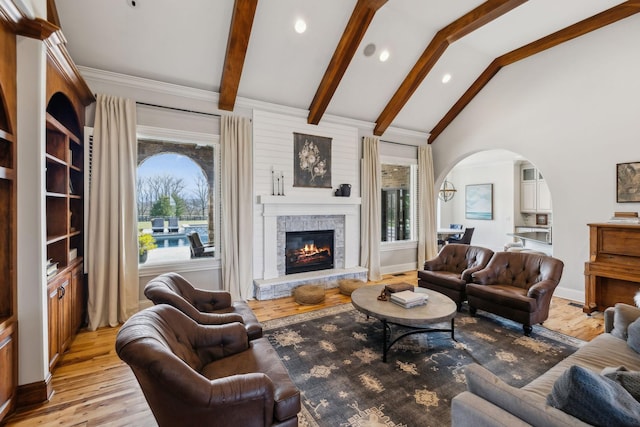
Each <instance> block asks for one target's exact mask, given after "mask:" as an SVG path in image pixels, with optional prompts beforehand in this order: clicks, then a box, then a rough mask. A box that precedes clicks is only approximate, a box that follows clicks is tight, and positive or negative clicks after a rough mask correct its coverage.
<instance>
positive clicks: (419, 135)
mask: <svg viewBox="0 0 640 427" xmlns="http://www.w3.org/2000/svg"><path fill="white" fill-rule="evenodd" d="M78 70H80V74H82V76H83V77H84V78H85V79H86V80H88V81H95V82H100V83H105V84H110V85H117V86H121V87H126V88H130V89H137V90H142V91H146V92H150V93H156V94H160V95H170V96H175V97H180V98H184V99H187V100H189V99H190V100H194V101H199V102H202V101H204V102H207V103H209V104H210V106H211V111H210V112H211V113H214V114H221V115H222V114H231V112H229V111H226V110H220V109H219V108H217V106H218V99H219V97H220V94H219V93H217V92H213V91H208V90H203V89H195V88H191V87H188V86H181V85H176V84H173V83H166V82H161V81H157V80H152V79H147V78H143V77H135V76H130V75H126V74H120V73H115V72H112V71H106V70H99V69H96V68H90V67H84V66H78ZM253 110H260V111H266V112H270V113H277V114H283V115H287V116H291V117H299V118H302V119H304V120H305V121H306V119H307V116H308V114H309V111H308V110H306V109H302V108H297V107H289V106H286V105H280V104H274V103H271V102H265V101H258V100H255V99H249V98H243V97H238V98H237V99H236V102H235V108H234V112H235V113H236V114H243V113H245V114H246V113H247V112H248V113H249V114H251V111H253ZM321 124H335V125H343V126H350V127H355V128H358V129H361V130H362V131H364V132H373V128H374V125H375V123H373V122H368V121H365V120H358V119H351V118H348V117H341V116H334V115H331V114H325V115H324V116H323V118H322V122H321ZM394 136H395V137H402V138H411V139H419V140H424V141H425V143H426V140H427V138H428V137H429V134H428V133H425V132H420V131H414V130H408V129H401V128H394V127H390V128H389V129H387V131H386V132H385V134H384V137H385V138H387V139H391V138H393V137H394Z"/></svg>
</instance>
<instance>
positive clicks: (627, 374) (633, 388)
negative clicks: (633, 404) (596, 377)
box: [601, 366, 640, 401]
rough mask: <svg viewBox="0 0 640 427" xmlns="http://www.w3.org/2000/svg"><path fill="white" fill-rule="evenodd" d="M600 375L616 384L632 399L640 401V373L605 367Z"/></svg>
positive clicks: (622, 368)
mask: <svg viewBox="0 0 640 427" xmlns="http://www.w3.org/2000/svg"><path fill="white" fill-rule="evenodd" d="M601 375H602V376H605V377H607V378H609V379H610V380H613V381H615V382H617V383H618V384H620V385H621V386H622V387H624V389H625V390H627V391H628V392H629V394H631V396H633V398H634V399H636V400H637V401H640V371H630V370H628V369H627V368H625V367H624V366H618V367H607V368H604V369H603V370H602V372H601Z"/></svg>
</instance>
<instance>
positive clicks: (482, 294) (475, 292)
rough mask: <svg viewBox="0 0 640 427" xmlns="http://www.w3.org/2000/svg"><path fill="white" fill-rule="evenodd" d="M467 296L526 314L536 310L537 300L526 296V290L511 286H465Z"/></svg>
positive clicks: (471, 284)
mask: <svg viewBox="0 0 640 427" xmlns="http://www.w3.org/2000/svg"><path fill="white" fill-rule="evenodd" d="M467 295H468V296H474V297H477V298H480V299H482V300H489V301H492V302H494V303H495V304H497V305H501V306H504V307H510V308H514V309H516V310H519V311H524V312H526V313H533V312H534V311H536V310H537V309H538V304H537V300H536V299H535V298H530V297H528V296H527V289H523V288H520V287H517V286H511V285H503V284H499V285H477V284H473V283H469V284H468V285H467Z"/></svg>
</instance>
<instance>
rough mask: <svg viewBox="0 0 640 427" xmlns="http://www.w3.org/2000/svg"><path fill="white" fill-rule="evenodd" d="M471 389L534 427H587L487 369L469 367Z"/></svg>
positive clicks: (542, 399)
mask: <svg viewBox="0 0 640 427" xmlns="http://www.w3.org/2000/svg"><path fill="white" fill-rule="evenodd" d="M464 373H465V377H466V380H467V389H468V390H469V391H470V392H471V393H473V394H475V395H477V396H480V397H481V398H483V399H485V400H487V401H489V402H491V403H492V404H494V405H495V406H498V407H500V408H502V409H504V410H505V411H507V412H509V413H510V414H512V415H515V416H516V417H518V418H520V419H522V420H524V421H525V422H527V423H529V424H531V425H533V426H541V427H542V426H545V427H549V426H583V425H584V426H586V425H587V424H584V423H581V422H580V421H579V420H576V419H575V418H574V417H572V416H571V415H569V414H567V413H565V412H562V411H560V410H558V409H556V408H553V407H550V406H548V405H547V404H546V402H545V398H544V397H541V396H538V395H537V394H535V393H531V392H529V391H526V390H522V389H519V388H516V387H512V386H510V385H508V384H507V383H505V382H504V381H502V380H501V379H500V378H498V377H497V376H495V375H494V374H492V373H491V372H490V371H488V370H487V369H485V368H484V367H482V366H480V365H477V364H474V363H472V364H471V365H468V366H466V367H465V372H464Z"/></svg>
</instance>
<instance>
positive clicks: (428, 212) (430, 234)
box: [418, 145, 438, 269]
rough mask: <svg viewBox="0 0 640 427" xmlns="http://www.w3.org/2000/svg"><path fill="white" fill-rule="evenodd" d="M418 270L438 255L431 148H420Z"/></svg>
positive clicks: (428, 146)
mask: <svg viewBox="0 0 640 427" xmlns="http://www.w3.org/2000/svg"><path fill="white" fill-rule="evenodd" d="M418 180H419V183H418V269H422V264H424V261H425V260H427V259H431V258H433V257H434V256H436V255H437V254H438V229H437V228H436V205H435V201H436V196H435V189H434V180H433V156H432V154H431V146H430V145H427V146H423V147H418Z"/></svg>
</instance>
